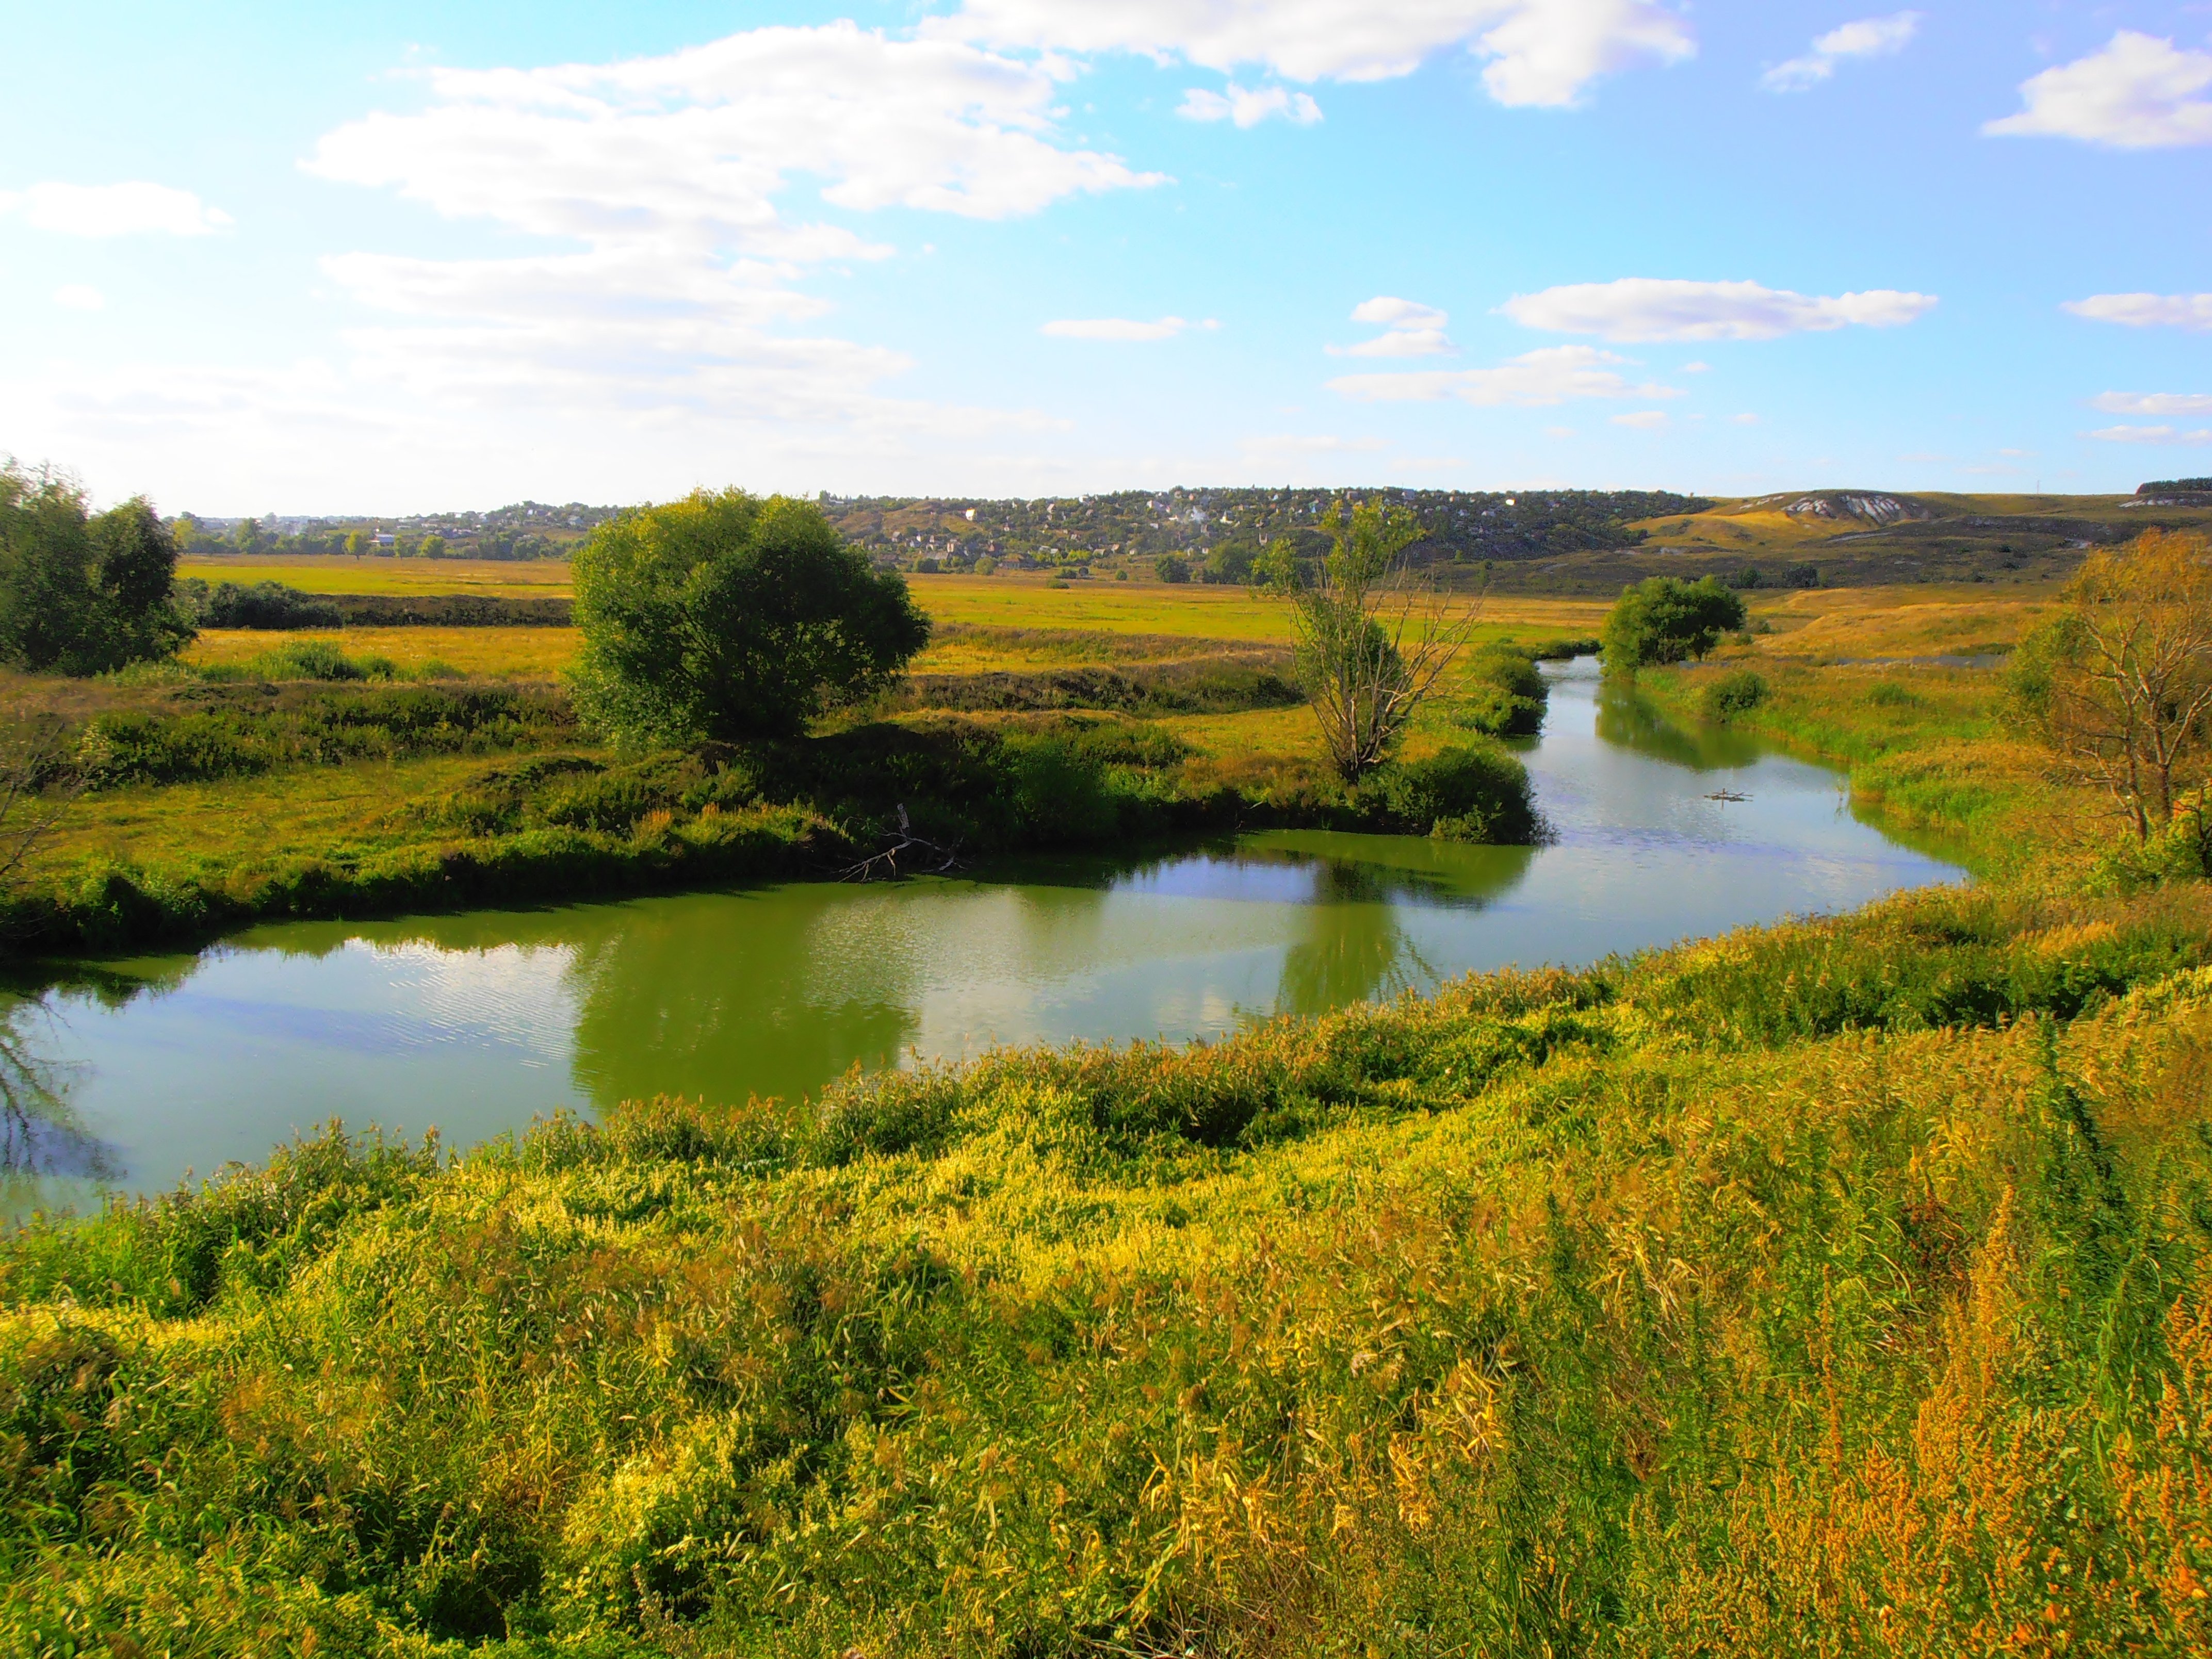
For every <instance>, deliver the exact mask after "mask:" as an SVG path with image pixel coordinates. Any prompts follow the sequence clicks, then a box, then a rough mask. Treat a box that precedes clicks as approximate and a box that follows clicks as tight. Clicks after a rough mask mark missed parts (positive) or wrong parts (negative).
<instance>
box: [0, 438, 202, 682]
mask: <svg viewBox="0 0 2212 1659" xmlns="http://www.w3.org/2000/svg"><path fill="white" fill-rule="evenodd" d="M176 568H177V549H176V544H175V543H174V542H173V540H171V539H170V536H169V532H167V530H166V529H164V528H163V527H162V524H161V520H160V519H159V518H157V517H155V513H154V509H153V508H152V507H149V506H148V505H147V503H146V501H145V500H144V499H143V497H134V498H133V499H132V500H130V501H125V502H124V503H123V504H122V505H121V506H119V507H111V508H109V509H108V510H107V511H106V512H105V513H93V512H92V510H91V508H90V506H89V504H88V502H87V501H86V499H85V494H84V491H83V490H82V489H80V488H79V487H78V486H77V485H76V484H75V483H72V482H70V480H68V479H67V478H64V477H59V476H58V475H55V474H52V473H45V474H35V475H34V474H32V473H27V472H26V471H23V470H22V469H21V468H20V467H18V466H16V465H15V464H14V463H13V462H9V463H6V464H5V465H0V663H5V664H6V665H9V666H10V667H14V668H26V669H29V670H32V671H34V672H49V671H53V672H60V673H64V674H93V673H98V672H100V671H102V670H104V669H112V668H120V667H121V666H123V665H125V663H131V662H139V661H145V660H151V659H160V658H163V657H168V656H173V655H174V654H175V653H176V652H177V650H178V648H179V647H181V646H182V645H183V644H184V643H185V641H188V640H190V639H191V636H192V624H191V619H190V618H189V617H187V616H186V615H185V612H184V611H182V610H181V609H180V608H179V606H178V605H177V604H176V602H175V599H174V597H173V593H172V591H171V590H172V587H173V582H174V579H175V575H176Z"/></svg>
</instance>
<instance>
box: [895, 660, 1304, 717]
mask: <svg viewBox="0 0 2212 1659" xmlns="http://www.w3.org/2000/svg"><path fill="white" fill-rule="evenodd" d="M896 701H897V702H898V704H899V706H901V707H913V708H944V709H963V710H981V709H1004V710H1024V711H1028V710H1036V709H1047V708H1101V709H1113V710H1115V711H1118V712H1120V713H1122V714H1138V715H1159V714H1231V713H1235V712H1237V711H1239V710H1243V709H1250V708H1293V707H1295V706H1296V705H1297V704H1298V703H1299V702H1303V701H1304V692H1302V691H1300V690H1299V689H1298V688H1297V686H1296V685H1294V684H1291V681H1290V680H1289V679H1288V678H1285V675H1284V674H1283V673H1282V672H1280V671H1279V670H1278V669H1277V668H1275V667H1272V666H1267V665H1263V664H1261V663H1254V662H1249V661H1240V660H1237V659H1233V658H1232V659H1223V658H1205V657H1199V658H1191V659H1184V660H1182V661H1175V662H1164V663H1145V664H1139V665H1130V666H1127V667H1122V668H1090V667H1072V668H1059V669H1047V670H1042V671H1035V672H1027V673H1013V672H996V673H994V672H985V673H978V674H917V675H913V676H909V677H908V679H907V680H906V681H905V682H903V683H902V685H901V686H900V688H899V691H898V694H897V699H896Z"/></svg>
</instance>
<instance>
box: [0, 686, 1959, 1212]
mask: <svg viewBox="0 0 2212 1659" xmlns="http://www.w3.org/2000/svg"><path fill="white" fill-rule="evenodd" d="M1524 754H1525V757H1526V759H1527V762H1528V766H1529V769H1530V772H1531V774H1532V776H1533V777H1534V781H1535V786H1536V790H1537V795H1538V800H1539V804H1540V805H1541V808H1542V810H1543V811H1544V812H1545V814H1546V816H1547V817H1548V818H1550V819H1551V820H1552V821H1553V823H1554V824H1555V825H1556V826H1557V828H1558V829H1559V838H1558V840H1557V841H1556V842H1554V843H1553V844H1551V845H1548V846H1546V847H1542V848H1494V847H1465V846H1459V845H1455V844H1452V843H1448V842H1431V841H1427V840H1421V839H1411V838H1406V837H1395V836H1343V835H1331V834H1325V833H1319V832H1279V833H1270V834H1265V835H1255V836H1239V837H1237V838H1235V839H1233V840H1227V841H1222V842H1215V843H1212V844H1209V845H1205V846H1200V847H1195V848H1192V847H1185V848H1176V849H1172V850H1169V851H1164V852H1163V851H1155V852H1152V853H1150V854H1137V855H1133V856H1127V857H1121V858H1105V859H1101V858H1053V859H1036V860H1025V861H1024V862H1022V863H1020V864H1018V865H1015V866H1007V867H1005V868H1002V869H997V870H993V871H990V872H975V873H974V874H971V875H968V876H963V877H958V878H953V877H932V878H921V879H918V880H914V881H909V882H904V883H901V884H896V885H877V886H870V887H850V886H838V885H835V884H793V885H788V886H781V887H770V888H762V889H757V890H748V891H738V892H723V893H690V894H684V895H678V896H669V897H664V898H652V899H641V900H635V901H631V902H623V903H611V904H592V905H578V906H572V907H547V908H540V909H536V910H524V911H506V912H484V913H479V914H476V915H464V916H450V917H428V918H412V919H408V920H404V921H392V922H380V923H370V924H358V923H338V922H331V923H313V924H299V925H290V926H284V927H268V928H263V929H258V930H256V931H254V932H252V933H247V934H245V935H242V936H240V938H239V939H235V940H234V941H232V942H230V943H229V944H228V945H224V946H222V947H221V948H218V949H216V950H213V951H207V952H204V953H203V954H201V955H198V956H196V957H169V958H161V959H156V960H153V961H146V962H131V963H109V964H105V965H102V966H100V967H99V968H96V969H83V970H76V971H74V972H73V974H72V976H71V977H70V979H69V980H68V981H66V982H64V983H62V984H58V985H50V986H48V987H43V988H42V989H39V988H33V989H30V990H29V991H27V994H26V996H24V997H21V998H19V999H18V1002H19V1003H20V1005H21V1006H18V1007H16V1009H15V1012H14V1014H13V1015H11V1016H10V1018H9V1022H7V1023H4V1029H5V1030H7V1031H9V1032H11V1033H15V1034H17V1035H16V1036H15V1037H14V1038H13V1039H11V1040H12V1041H13V1042H14V1047H12V1048H9V1049H8V1050H7V1052H8V1053H9V1054H15V1055H18V1056H21V1057H22V1062H23V1063H22V1064H21V1066H19V1067H18V1069H17V1070H16V1071H15V1072H14V1073H10V1075H11V1076H13V1077H16V1078H19V1079H38V1080H39V1082H40V1087H41V1088H43V1089H44V1091H45V1092H43V1093H34V1091H33V1089H32V1087H31V1085H30V1083H29V1081H27V1080H26V1081H22V1082H20V1083H18V1084H16V1085H13V1086H14V1087H15V1093H7V1094H0V1104H5V1103H9V1102H14V1101H16V1100H18V1099H20V1100H21V1102H23V1103H24V1104H23V1105H22V1106H21V1109H20V1112H19V1114H18V1115H14V1116H10V1117H9V1120H8V1133H9V1135H12V1139H8V1140H7V1143H6V1145H7V1147H12V1148H14V1149H15V1150H14V1151H12V1152H8V1153H7V1156H9V1157H12V1158H15V1159H16V1160H17V1162H18V1163H19V1164H21V1165H22V1166H23V1167H25V1168H26V1169H27V1170H32V1171H34V1173H31V1174H27V1175H26V1176H24V1177H23V1179H24V1180H26V1181H28V1182H32V1183H33V1184H34V1185H42V1189H43V1190H44V1191H46V1193H47V1194H49V1196H48V1198H47V1200H46V1201H52V1197H51V1194H52V1193H54V1192H57V1191H60V1190H62V1189H63V1188H68V1189H69V1190H70V1192H72V1193H82V1192H83V1191H85V1190H88V1182H95V1181H101V1180H112V1181H115V1182H120V1183H123V1184H125V1185H127V1186H129V1187H131V1188H136V1189H137V1190H141V1191H143V1190H148V1189H151V1188H161V1187H165V1186H167V1185H169V1184H171V1183H172V1182H174V1181H175V1180H176V1179H177V1178H178V1177H179V1176H180V1175H181V1174H182V1173H183V1172H184V1171H185V1170H186V1169H188V1168H197V1169H198V1170H213V1169H215V1168H216V1167H218V1166H219V1165H221V1164H222V1163H224V1162H225V1161H227V1160H228V1159H231V1158H239V1159H244V1160H247V1161H258V1160H259V1159H262V1158H265V1157H266V1156H267V1155H268V1152H269V1149H270V1147H271V1146H274V1145H276V1143H278V1142H281V1141H283V1139H286V1138H288V1137H289V1135H290V1134H292V1133H295V1132H297V1131H306V1130H311V1129H313V1127H316V1126H318V1125H319V1124H320V1123H322V1122H324V1121H326V1120H328V1119H329V1118H331V1117H332V1116H338V1117H343V1119H344V1120H345V1121H347V1122H348V1123H349V1124H351V1125H353V1126H355V1127H366V1126H368V1125H369V1124H372V1123H375V1124H380V1125H381V1126H382V1127H385V1128H386V1130H389V1131H392V1132H396V1133H422V1131H423V1130H425V1129H427V1128H428V1127H432V1126H434V1125H435V1126H436V1127H438V1128H439V1129H440V1130H441V1132H442V1133H444V1134H445V1135H446V1136H447V1139H448V1140H449V1142H450V1143H452V1144H454V1145H459V1146H466V1145H470V1144H473V1143H475V1142H477V1141H480V1140H483V1139H487V1138H489V1137H490V1136H493V1135H496V1134H499V1133H503V1132H506V1131H507V1130H510V1129H513V1128H517V1127H522V1126H523V1125H526V1123H527V1122H528V1121H529V1120H530V1119H531V1118H532V1116H533V1115H544V1114H546V1113H550V1112H551V1111H553V1110H555V1109H561V1108H581V1109H587V1110H588V1109H593V1108H604V1107H605V1106H607V1105H610V1104H611V1103H615V1102H617V1101H619V1100H622V1099H624V1098H631V1097H639V1096H645V1095H651V1094H657V1093H670V1094H683V1095H690V1096H703V1097H707V1098H708V1099H714V1100H742V1099H743V1098H744V1097H745V1096H746V1095H748V1094H762V1095H782V1096H787V1097H789V1096H794V1095H799V1094H802V1093H807V1092H811V1091H816V1090H818V1089H819V1088H820V1087H821V1086H822V1085H823V1084H824V1083H825V1082H827V1081H828V1080H829V1079H831V1078H833V1077H836V1076H837V1075H838V1074H840V1073H843V1072H845V1071H846V1070H848V1068H850V1067H852V1066H855V1065H857V1066H863V1067H877V1066H890V1065H901V1064H908V1063H912V1062H913V1060H915V1058H917V1057H919V1058H921V1059H925V1060H933V1059H940V1058H958V1057H962V1056H967V1055H973V1054H976V1053H978V1052H980V1051H981V1050H982V1049H984V1048H988V1047H990V1046H992V1045H994V1044H999V1043H1018V1042H1066V1041H1068V1040H1070V1039H1077V1038H1080V1039H1087V1040H1096V1041H1124V1040H1127V1039H1128V1038H1131V1037H1161V1038H1165V1039H1168V1040H1171V1041H1182V1040H1185V1039H1188V1038H1191V1037H1196V1036H1215V1035H1218V1034H1220V1033H1225V1032H1228V1031H1232V1030H1237V1029H1238V1028H1239V1027H1240V1026H1242V1025H1244V1024H1248V1023H1249V1022H1250V1021H1251V1020H1253V1019H1255V1018H1264V1017H1267V1016H1269V1015H1273V1014H1275V1013H1278V1012H1284V1013H1297V1014H1312V1013H1317V1012H1322V1011H1324V1010H1327V1009H1329V1008H1333V1007H1338V1006H1343V1005H1345V1004H1347V1003H1352V1002H1358V1001H1362V1000H1370V999H1374V998H1377V997H1386V996H1390V995H1393V994H1396V993H1398V992H1400V991H1402V990H1407V989H1422V988H1427V987H1433V986H1435V985H1436V984H1437V983H1439V982H1440V981H1443V980H1445V979H1447V978H1449V977H1450V976H1453V975H1459V974H1463V973H1466V972H1468V971H1470V970H1474V969H1487V968H1495V967H1499V966H1504V965H1506V964H1510V963H1519V964H1522V965H1528V966H1534V965H1537V964H1540V963H1584V962H1589V961H1591V960H1594V959H1595V958H1596V957H1601V956H1604V955H1607V954H1608V953H1611V952H1615V951H1623V952H1625V951H1635V950H1638V949H1639V948H1642V947H1644V946H1646V945H1662V944H1665V943H1668V942H1670V941H1672V940H1674V939H1680V938H1682V937H1684V936H1686V935H1691V934H1700V933H1712V932H1717V931H1719V930H1723V929H1725V928H1728V927H1735V926H1738V925H1741V924H1742V923H1745V922H1752V921H1765V920H1770V919H1772V918H1775V917H1778V916H1782V915H1790V914H1799V915H1802V914H1807V913H1809V912H1814V911H1820V910H1834V909H1839V908H1846V907H1849V906H1852V905H1857V904H1860V903H1863V902H1866V901H1867V900H1868V899H1870V898H1873V897H1875V896H1878V895H1880V894H1881V893H1884V892H1887V891H1889V890H1893V889H1895V888H1899V887H1904V886H1911V885H1917V884H1924V883H1927V882H1930V881H1938V880H1944V879H1948V878H1951V877H1952V876H1953V875H1954V872H1953V871H1951V870H1950V869H1948V867H1946V866H1943V865H1942V864H1940V863H1937V862H1936V861H1934V860H1930V859H1929V858H1927V857H1924V856H1922V855H1921V854H1917V853H1915V852H1913V851H1911V850H1910V849H1908V848H1903V847H1900V846H1899V845H1897V844H1895V843H1894V842H1891V841H1888V840H1886V839H1884V837H1883V836H1881V835H1879V834H1877V833H1875V831H1874V830H1873V829H1869V827H1868V826H1866V825H1864V824H1862V823H1857V821H1855V820H1854V819H1853V818H1852V817H1851V816H1850V813H1849V811H1847V810H1845V804H1844V799H1843V797H1842V795H1841V794H1840V793H1839V791H1838V781H1837V780H1836V778H1835V777H1834V776H1833V775H1831V774H1829V773H1826V772H1824V771H1822V770H1820V769H1817V768H1814V767H1811V766H1808V765H1805V764H1802V763H1798V762H1796V761H1792V760H1789V759H1786V758H1783V757H1777V756H1773V755H1771V754H1767V753H1765V752H1763V751H1762V750H1759V747H1758V745H1757V744H1755V743H1754V742H1753V741H1751V740H1749V739H1747V738H1743V737H1742V736H1741V734H1737V733H1733V732H1724V731H1723V732H1683V731H1680V730H1677V729H1675V728H1672V727H1670V726H1668V725H1667V723H1666V722H1665V721H1664V720H1662V719H1660V718H1659V717H1658V715H1657V714H1656V711H1655V710H1653V709H1652V708H1650V705H1648V704H1644V703H1640V702H1638V701H1637V700H1636V699H1634V698H1633V697H1632V696H1624V695H1621V694H1619V693H1617V692H1615V691H1613V690H1609V689H1606V688H1601V686H1600V684H1599V683H1598V681H1597V680H1596V678H1595V674H1594V673H1593V672H1591V671H1589V669H1588V668H1586V667H1585V666H1583V665H1573V666H1572V667H1571V668H1570V669H1569V670H1568V671H1565V673H1561V674H1559V675H1558V676H1557V678H1555V682H1554V690H1553V697H1552V704H1551V713H1550V715H1549V718H1548V719H1547V725H1546V730H1545V732H1544V734H1543V736H1542V737H1541V739H1539V740H1536V741H1534V742H1533V743H1531V744H1528V745H1527V746H1526V748H1525V750H1524ZM1717 784H1723V785H1725V787H1726V791H1727V793H1728V794H1729V799H1726V800H1718V799H1714V796H1715V795H1716V794H1717V793H1720V792H1719V791H1718V790H1717V788H1716V785H1717ZM40 1022H44V1023H43V1024H41V1023H40ZM8 1109H9V1110H10V1111H16V1110H17V1109H16V1108H15V1107H12V1106H9V1108H8ZM72 1136H73V1137H75V1138H74V1139H72V1138H71V1137H72ZM4 1150H5V1148H0V1151H4ZM71 1182H74V1183H75V1184H74V1186H71V1185H70V1183H71ZM19 1200H20V1194H19V1195H18V1196H17V1197H15V1198H11V1199H10V1200H9V1201H10V1204H11V1207H15V1208H18V1209H20V1207H21V1203H20V1201H19Z"/></svg>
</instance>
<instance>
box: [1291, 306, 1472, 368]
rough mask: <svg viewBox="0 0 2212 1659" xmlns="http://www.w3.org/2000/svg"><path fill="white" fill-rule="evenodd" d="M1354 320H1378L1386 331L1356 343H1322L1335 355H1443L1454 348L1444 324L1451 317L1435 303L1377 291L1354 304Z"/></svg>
mask: <svg viewBox="0 0 2212 1659" xmlns="http://www.w3.org/2000/svg"><path fill="white" fill-rule="evenodd" d="M1450 320H1451V319H1450V318H1449V316H1448V315H1447V314H1446V313H1443V312H1441V311H1438V310H1437V308H1436V307H1434V306H1425V305H1422V304H1420V303H1419V301H1413V300H1401V299H1398V298H1396V297H1395V296H1394V295H1388V294H1378V295H1376V296H1375V297H1374V298H1373V299H1371V300H1363V301H1360V302H1359V303H1358V305H1356V306H1354V307H1352V321H1353V322H1355V323H1368V324H1379V325H1382V326H1383V330H1384V331H1383V333H1381V334H1379V335H1377V336H1376V337H1375V338H1373V339H1371V340H1362V341H1361V342H1360V343H1358V344H1357V345H1349V346H1338V345H1331V346H1323V347H1322V350H1324V351H1326V352H1328V355H1329V356H1332V357H1442V356H1449V354H1450V353H1451V351H1452V349H1453V346H1452V343H1451V339H1450V337H1449V336H1448V335H1447V334H1445V332H1444V325H1446V324H1447V323H1449V321H1450Z"/></svg>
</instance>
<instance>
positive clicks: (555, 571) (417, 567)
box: [177, 555, 568, 599]
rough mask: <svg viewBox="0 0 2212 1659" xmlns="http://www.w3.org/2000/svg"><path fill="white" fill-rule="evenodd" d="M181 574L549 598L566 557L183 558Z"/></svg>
mask: <svg viewBox="0 0 2212 1659" xmlns="http://www.w3.org/2000/svg"><path fill="white" fill-rule="evenodd" d="M177 574H178V575H179V576H181V577H191V576H197V577H198V578H200V579H201V580H204V581H207V582H241V583H250V582H282V583H283V584H284V585H285V586H288V587H296V588H299V589H301V591H302V592H308V593H486V594H493V595H498V594H502V593H504V594H508V595H513V596H515V597H526V598H532V599H537V598H553V597H558V596H560V595H562V594H565V593H567V592H568V561H567V560H566V559H513V560H507V559H391V558H368V557H362V558H359V559H349V558H346V557H343V556H335V555H332V556H292V557H288V558H229V557H222V558H198V559H185V560H182V561H180V562H179V564H178V566H177Z"/></svg>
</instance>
